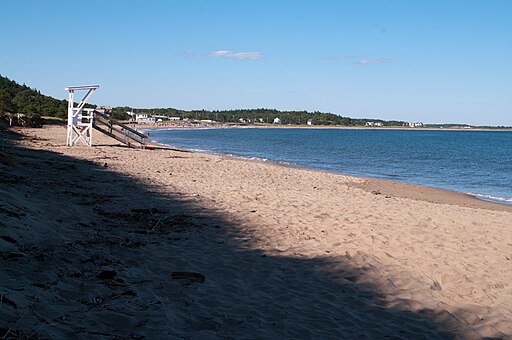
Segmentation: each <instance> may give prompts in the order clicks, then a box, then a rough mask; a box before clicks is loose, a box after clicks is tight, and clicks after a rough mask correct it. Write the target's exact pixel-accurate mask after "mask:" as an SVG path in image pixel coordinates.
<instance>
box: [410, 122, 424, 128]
mask: <svg viewBox="0 0 512 340" xmlns="http://www.w3.org/2000/svg"><path fill="white" fill-rule="evenodd" d="M409 126H410V127H423V123H421V122H420V123H412V122H411V123H409Z"/></svg>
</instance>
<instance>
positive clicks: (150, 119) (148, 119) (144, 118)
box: [135, 113, 156, 124]
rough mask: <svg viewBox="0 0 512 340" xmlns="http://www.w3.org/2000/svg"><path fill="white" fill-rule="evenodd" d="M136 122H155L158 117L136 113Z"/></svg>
mask: <svg viewBox="0 0 512 340" xmlns="http://www.w3.org/2000/svg"><path fill="white" fill-rule="evenodd" d="M135 122H136V123H137V124H154V123H155V122H156V118H155V117H152V116H151V115H149V114H147V113H136V114H135Z"/></svg>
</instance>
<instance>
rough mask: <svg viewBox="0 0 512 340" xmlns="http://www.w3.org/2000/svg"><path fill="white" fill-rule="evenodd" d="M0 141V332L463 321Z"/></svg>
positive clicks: (208, 331) (203, 215) (208, 334)
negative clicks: (389, 300) (405, 305)
mask: <svg viewBox="0 0 512 340" xmlns="http://www.w3.org/2000/svg"><path fill="white" fill-rule="evenodd" d="M0 133H1V141H0V194H1V196H0V217H1V219H0V237H1V239H0V265H1V268H2V270H1V272H0V282H1V283H0V286H1V291H0V293H1V294H2V303H1V305H0V337H6V338H29V337H31V336H32V337H36V338H75V337H78V336H79V337H83V338H91V337H92V338H95V337H96V338H143V337H146V338H149V339H153V338H215V337H220V338H338V339H344V338H403V339H419V338H428V339H435V338H452V337H460V336H462V335H463V334H466V333H464V332H467V331H468V329H470V327H471V325H468V324H463V323H462V322H458V321H457V318H456V317H453V318H448V317H446V318H443V317H440V316H439V313H438V312H434V311H431V310H422V311H420V312H417V313H413V312H408V311H404V310H400V308H389V307H385V303H384V300H385V296H384V295H383V293H382V292H381V290H380V288H379V285H378V284H376V283H372V282H368V280H361V278H362V277H363V276H364V273H365V268H364V267H362V266H361V265H360V264H357V263H354V261H353V259H351V258H350V257H338V258H334V257H325V258H315V259H301V258H299V257H297V258H292V257H289V256H288V257H287V256H281V255H280V254H279V253H278V252H276V253H275V254H270V253H262V252H261V251H260V250H257V249H253V248H252V242H251V241H252V239H253V237H254V235H252V234H251V233H250V232H247V231H245V230H244V229H242V228H241V227H240V224H239V222H240V221H235V220H233V219H232V218H231V217H230V216H228V215H226V214H225V213H224V212H222V211H211V210H208V209H205V208H204V207H201V206H197V204H195V203H193V201H191V200H190V199H189V198H188V197H186V196H184V195H181V194H180V193H172V194H166V195H164V194H162V193H159V192H157V190H154V188H152V187H151V185H149V184H148V183H140V182H138V181H136V180H134V179H133V178H130V177H128V176H123V175H121V174H118V173H114V172H112V171H109V169H108V167H103V166H101V165H98V164H95V163H93V162H88V161H82V160H77V159H74V158H71V157H67V156H63V155H61V154H58V153H56V152H49V151H34V150H31V149H27V148H24V147H21V146H19V145H17V144H16V139H19V138H21V137H20V136H19V135H16V134H14V133H11V132H8V131H1V132H0ZM141 152H145V151H142V150H141ZM146 152H147V151H146ZM119 188H122V191H121V194H120V193H119ZM48 216H58V217H57V218H55V219H49V217H48ZM190 273H195V274H190ZM363 281H364V282H363ZM439 320H444V321H439Z"/></svg>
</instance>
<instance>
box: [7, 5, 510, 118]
mask: <svg viewBox="0 0 512 340" xmlns="http://www.w3.org/2000/svg"><path fill="white" fill-rule="evenodd" d="M0 13H2V16H1V17H2V18H1V20H0V74H2V75H4V76H7V77H9V78H11V79H14V80H16V81H18V82H20V83H26V84H27V85H30V86H32V87H36V88H38V89H39V90H40V91H41V92H43V93H45V94H48V95H51V96H54V97H57V98H65V97H66V92H65V91H64V87H65V86H68V85H82V84H100V85H101V87H100V89H99V90H98V91H96V93H95V94H94V96H93V97H92V98H91V101H92V102H94V103H97V104H102V105H113V106H120V105H127V106H133V107H175V108H180V109H203V108H204V109H211V110H214V109H236V108H260V107H265V108H276V109H280V110H308V111H315V110H318V111H324V112H332V113H337V114H341V115H344V116H350V117H359V118H360V117H368V118H383V119H398V120H406V121H422V122H432V123H433V122H461V123H470V124H478V125H511V126H512V1H511V0H501V1H500V0H489V1H468V0H465V1H426V0H425V1H392V0H390V1H384V0H382V1H369V0H368V1H364V0H361V1H327V0H325V1H320V0H316V1H315V0H310V1H300V0H273V1H270V0H268V1H266V0H258V1H249V0H236V1H235V0H233V1H228V0H225V1H222V0H219V1H193V0H189V1H186V0H183V1H177V0H176V1H171V0H165V1H164V0H162V1H156V0H154V1H142V0H137V1H136V0H132V1H130V0H122V1H121V0H109V1H105V0H88V1H64V0H51V1H26V0H17V1H7V0H4V1H0Z"/></svg>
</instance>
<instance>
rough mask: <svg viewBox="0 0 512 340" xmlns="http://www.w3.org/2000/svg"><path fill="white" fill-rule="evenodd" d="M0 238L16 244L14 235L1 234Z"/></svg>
mask: <svg viewBox="0 0 512 340" xmlns="http://www.w3.org/2000/svg"><path fill="white" fill-rule="evenodd" d="M0 238H1V239H2V240H4V241H6V242H9V243H12V244H16V242H17V241H16V240H15V239H13V238H12V237H10V236H8V235H2V236H0Z"/></svg>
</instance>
